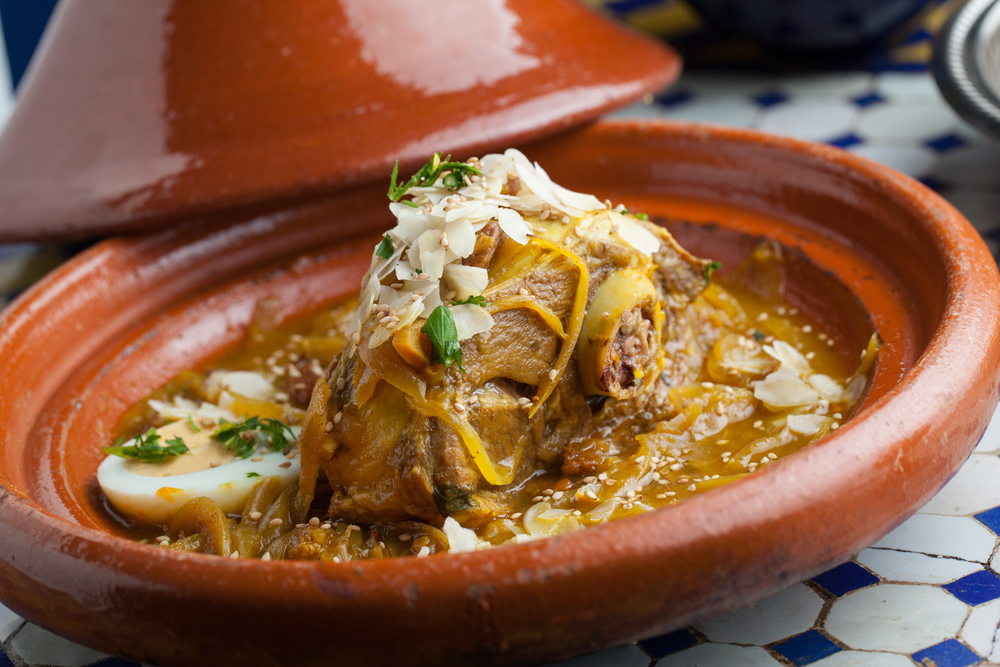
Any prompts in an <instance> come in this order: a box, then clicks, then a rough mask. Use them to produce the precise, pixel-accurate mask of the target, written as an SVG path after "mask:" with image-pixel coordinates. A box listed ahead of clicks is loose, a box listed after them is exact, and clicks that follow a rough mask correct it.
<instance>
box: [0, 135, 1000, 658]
mask: <svg viewBox="0 0 1000 667" xmlns="http://www.w3.org/2000/svg"><path fill="white" fill-rule="evenodd" d="M523 150H524V151H525V152H526V153H527V155H528V156H529V157H530V158H532V159H535V160H538V161H539V162H540V163H541V164H543V165H544V166H545V168H546V170H548V172H549V173H550V174H551V175H552V177H553V178H554V179H555V180H556V181H557V182H561V183H563V184H565V185H566V186H567V187H571V188H573V189H576V190H580V191H589V192H593V193H595V194H596V195H597V196H599V197H601V198H602V199H603V198H605V197H609V198H611V199H612V200H613V201H615V202H619V201H620V202H622V203H625V204H626V205H627V206H629V207H630V208H634V209H636V210H643V211H646V212H648V213H649V214H650V217H651V218H652V219H654V220H657V221H659V222H661V223H664V224H666V225H667V226H668V227H670V228H671V229H673V230H674V231H675V233H676V234H677V236H678V238H679V240H680V241H681V242H682V243H685V244H687V245H688V246H689V247H691V248H692V249H693V250H694V251H695V252H697V253H699V254H701V255H704V256H711V257H718V258H720V259H722V260H723V261H724V262H726V263H731V262H733V261H735V260H737V259H738V258H739V257H740V256H741V255H742V254H745V253H746V252H748V250H749V249H750V248H752V247H753V244H754V243H755V241H756V239H757V238H759V237H762V236H767V237H769V238H773V239H777V240H778V241H780V242H781V243H782V244H783V245H784V247H785V249H786V250H787V256H788V257H790V260H789V264H788V267H789V272H790V280H789V284H790V285H791V286H792V289H791V290H790V292H789V295H788V299H789V301H790V302H791V303H792V304H793V305H796V306H797V307H799V308H800V309H802V310H805V311H807V312H809V313H810V314H811V315H812V316H814V317H816V318H818V319H819V320H820V321H821V322H822V323H823V326H824V327H825V328H827V329H829V330H830V331H831V332H832V336H833V338H834V339H835V342H836V349H838V350H841V351H842V353H843V354H845V355H848V354H849V355H853V356H856V355H857V354H858V350H860V349H861V346H862V345H863V342H864V341H865V340H866V338H867V336H868V335H869V334H870V333H871V331H872V330H873V329H874V330H877V331H878V333H879V334H880V335H881V336H882V338H883V339H884V341H885V346H884V347H883V348H882V351H881V352H880V357H879V360H878V364H877V370H876V375H875V379H874V382H873V385H872V387H871V389H870V391H869V393H868V395H867V397H866V399H865V401H864V405H863V406H862V408H861V409H860V411H859V413H858V414H857V415H856V416H855V417H854V418H853V419H852V420H850V421H848V422H847V423H846V424H845V425H844V426H843V427H842V428H841V429H840V430H838V431H836V432H835V433H833V434H831V435H830V436H829V437H827V438H825V439H823V440H822V441H820V442H818V443H816V444H814V445H811V446H809V447H808V448H806V449H804V450H802V451H801V452H798V453H796V454H794V455H791V456H789V457H788V458H786V459H782V460H780V461H778V462H776V463H775V464H774V465H773V466H769V467H767V468H765V469H762V470H760V471H758V472H756V473H754V474H752V475H750V476H748V477H746V478H744V479H742V480H740V481H738V482H735V483H732V484H729V485H726V486H723V487H721V488H718V489H716V490H713V491H711V492H708V493H706V494H704V495H701V496H698V497H696V498H693V499H691V500H687V501H685V502H682V503H679V504H678V505H676V506H673V507H669V508H664V509H661V510H658V511H655V512H651V513H649V514H645V515H642V516H639V517H634V518H629V519H625V520H621V521H618V522H613V523H610V524H605V525H602V526H599V527H595V528H592V529H588V530H585V531H582V532H579V533H574V534H569V535H565V536H561V537H556V538H552V539H547V540H542V541H538V542H532V543H528V544H524V545H518V546H508V547H502V548H497V549H493V550H488V551H481V552H475V553H462V554H443V555H440V556H432V557H429V558H401V559H389V560H382V561H365V562H352V563H341V564H335V563H324V564H319V563H312V562H309V563H305V562H260V561H256V560H231V559H221V558H217V557H212V556H204V555H201V554H187V553H179V552H173V551H168V550H164V549H157V548H155V547H151V546H146V545H141V544H138V543H135V542H131V541H128V540H126V539H124V538H122V537H120V536H119V535H116V534H115V532H114V530H113V528H112V526H111V524H110V523H109V521H108V519H107V515H106V514H104V512H103V508H102V507H101V502H100V499H99V496H98V495H97V494H96V491H95V487H96V485H95V481H94V479H95V470H96V467H97V463H98V462H99V460H100V458H101V457H102V454H101V453H100V450H99V447H100V445H102V444H105V442H106V439H107V438H108V434H109V433H110V432H111V429H112V428H113V426H114V424H115V422H116V420H117V419H118V418H119V417H120V415H121V414H122V413H123V411H124V410H125V409H126V408H127V407H128V406H129V405H130V404H132V403H133V402H135V401H137V400H140V399H141V398H142V397H144V396H145V395H146V394H147V393H148V392H149V391H151V390H152V389H153V388H155V387H157V386H159V385H161V384H162V383H163V382H165V381H166V380H168V379H169V378H171V377H172V376H174V375H175V374H177V373H178V372H179V371H180V370H182V369H184V368H189V367H192V366H195V365H197V364H199V363H203V362H205V361H206V360H210V359H211V358H213V357H215V356H216V355H219V354H221V353H223V352H225V351H226V350H229V349H231V348H232V347H233V346H234V345H236V344H237V343H238V342H239V340H240V338H241V336H242V334H243V330H244V328H245V327H246V326H247V325H248V323H249V322H250V318H251V315H252V311H253V306H254V303H255V301H256V300H257V299H258V298H260V297H262V296H268V295H276V296H278V297H279V298H280V299H281V301H282V303H283V304H284V305H285V311H284V316H286V317H292V316H295V315H296V314H298V313H304V312H308V311H310V310H312V309H315V308H318V307H320V306H321V305H322V304H324V303H328V302H329V301H330V300H331V299H335V298H337V297H338V296H340V295H344V294H347V293H350V292H351V291H353V290H355V289H356V287H357V281H358V278H359V277H360V276H361V274H362V272H363V271H364V269H365V268H366V267H367V265H368V260H369V258H370V255H371V248H372V242H373V239H374V238H375V236H374V234H376V233H377V232H379V231H381V230H382V229H384V228H385V227H386V226H387V225H388V224H390V222H391V220H390V215H389V213H388V211H387V210H386V199H385V195H384V190H385V187H384V183H379V184H374V185H366V186H360V187H356V188H352V189H348V190H342V191H340V192H338V193H334V194H330V195H328V196H326V197H324V198H318V199H315V200H314V201H312V202H309V203H304V204H300V205H298V206H295V207H290V208H289V207H284V208H283V207H282V206H280V205H279V204H275V205H274V206H272V207H271V208H263V207H262V208H258V209H256V210H254V211H250V212H246V211H244V212H240V211H235V212H231V213H229V214H226V215H225V216H221V215H215V216H203V217H198V216H191V217H187V218H184V219H182V220H181V221H180V222H178V223H177V224H176V225H175V226H174V227H173V228H171V229H169V230H166V231H161V232H156V233H152V234H149V235H146V236H143V237H137V238H129V239H124V238H119V239H112V240H109V241H105V242H103V243H100V244H98V245H96V246H94V247H92V248H91V249H89V250H87V251H86V252H84V253H82V254H81V255H79V256H77V257H76V258H74V259H73V260H71V261H70V262H68V263H67V264H65V265H63V266H62V267H60V268H59V269H58V270H57V271H55V272H54V273H53V274H51V275H50V276H49V277H48V278H46V279H45V280H43V281H42V282H41V283H39V284H38V285H36V286H35V287H34V288H32V289H31V290H30V291H29V292H27V293H26V294H24V295H23V296H22V297H21V298H19V299H18V300H17V301H16V302H15V303H14V304H13V305H12V306H10V307H9V308H8V309H7V310H6V311H4V313H3V314H2V316H0V356H2V358H3V359H5V363H4V364H3V366H2V368H0V423H3V424H4V429H3V431H2V433H0V483H2V490H0V536H2V539H0V598H2V600H3V602H4V604H6V605H8V606H9V607H11V608H12V609H13V610H15V611H17V612H18V613H20V614H23V615H24V616H25V617H27V618H29V619H30V620H32V621H33V622H35V623H38V624H39V625H41V626H43V627H46V628H49V629H52V630H53V631H55V632H57V633H59V634H61V635H63V636H66V637H68V638H70V639H72V640H74V641H77V642H80V643H82V644H84V645H87V646H91V647H94V648H97V649H100V650H103V651H108V652H111V653H114V654H116V655H119V656H122V657H125V658H130V659H134V660H139V661H142V662H150V663H156V664H162V665H202V664H213V665H247V666H249V665H254V666H257V665H277V664H295V665H320V664H352V665H353V664H357V665H362V664H364V665H367V664H388V663H392V664H399V665H428V664H456V665H458V664H514V663H519V664H524V663H532V662H539V661H544V660H550V659H555V658H559V657H564V656H568V655H572V654H579V653H583V652H587V651H591V650H595V649H598V648H601V647H605V646H609V645H613V644H617V643H620V642H625V641H629V640H634V639H637V638H640V637H646V636H650V635H654V634H657V633H661V632H665V631H669V630H671V629H675V628H678V627H682V626H685V625H687V624H690V623H692V622H695V621H697V620H698V619H703V618H706V617H708V616H711V615H714V614H717V613H720V612H723V611H727V610H730V609H734V608H736V607H738V606H740V605H743V604H746V603H748V602H750V601H752V600H756V599H758V598H761V597H763V596H766V595H768V594H770V593H772V592H774V591H776V590H778V589H780V588H781V587H783V586H786V585H788V584H790V583H792V582H795V581H801V580H803V579H806V578H808V577H810V576H812V575H814V574H816V573H818V572H821V571H823V570H824V569H825V568H828V567H830V566H832V565H834V564H836V563H838V562H840V561H842V560H843V559H845V558H847V557H848V556H850V555H851V554H853V553H855V552H857V551H858V550H860V549H862V548H863V547H865V546H866V545H868V544H870V543H872V542H873V541H875V540H877V539H878V538H879V537H880V536H882V535H884V534H885V533H887V532H888V531H889V530H891V529H892V528H893V527H895V526H897V525H898V524H899V523H900V522H902V521H903V520H904V519H905V518H906V517H907V516H909V515H910V514H911V513H912V512H914V511H915V510H916V509H917V508H918V507H920V506H921V505H922V504H923V503H925V502H926V501H927V500H928V499H929V498H930V497H931V496H933V495H934V493H935V492H936V491H937V490H938V489H940V488H941V486H942V485H944V483H945V482H946V481H947V480H948V478H949V477H950V476H951V475H952V474H953V473H954V471H956V470H957V469H958V467H959V466H960V465H961V463H962V462H963V461H964V460H965V458H966V457H967V456H968V454H969V453H970V451H971V450H972V448H973V447H974V446H975V444H976V442H977V441H978V439H979V437H980V436H981V434H982V433H983V431H984V429H985V427H986V425H987V423H988V421H989V418H990V416H991V415H992V413H993V410H994V408H995V407H996V404H997V400H998V381H1000V321H998V318H997V312H998V305H1000V278H998V273H997V268H996V264H995V263H994V261H993V258H992V257H991V256H990V254H989V252H988V251H987V249H986V247H985V245H984V244H983V242H982V240H981V239H980V238H979V236H978V234H977V233H976V232H975V230H974V229H973V228H972V227H971V226H970V225H969V224H968V223H967V222H966V221H965V220H964V219H963V218H962V217H961V216H960V215H959V214H958V213H957V212H956V211H955V210H954V209H953V208H952V207H951V206H950V205H949V204H948V203H946V202H945V201H944V200H943V199H941V198H940V197H939V196H937V195H936V194H934V193H933V192H931V191H929V190H928V189H927V188H925V187H923V186H922V185H920V184H919V183H917V182H916V181H914V180H912V179H910V178H908V177H906V176H903V175H901V174H899V173H897V172H895V171H893V170H891V169H889V168H887V167H884V166H880V165H878V164H876V163H873V162H870V161H867V160H865V159H863V158H860V157H858V156H855V155H852V154H850V153H848V152H845V151H842V150H840V149H836V148H831V147H826V146H819V145H814V144H809V143H804V142H800V141H795V140H791V139H783V138H777V137H770V136H766V135H762V134H758V133H754V132H749V131H742V130H731V129H719V128H710V127H705V126H698V125H686V124H660V123H643V122H604V123H598V124H596V125H593V126H591V127H589V128H587V129H585V130H583V131H581V132H577V133H573V134H566V135H563V136H561V137H558V138H554V139H550V140H547V141H545V142H542V143H536V144H534V145H526V146H523Z"/></svg>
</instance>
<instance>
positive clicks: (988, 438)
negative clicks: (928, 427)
mask: <svg viewBox="0 0 1000 667" xmlns="http://www.w3.org/2000/svg"><path fill="white" fill-rule="evenodd" d="M960 210H961V209H960ZM993 210H994V211H1000V201H998V202H997V207H996V208H994V209H993ZM997 451H1000V410H998V411H997V412H996V414H994V415H993V421H991V422H990V425H989V426H987V427H986V432H985V433H983V439H982V440H980V441H979V445H977V446H976V452H977V453H982V454H988V453H990V452H997Z"/></svg>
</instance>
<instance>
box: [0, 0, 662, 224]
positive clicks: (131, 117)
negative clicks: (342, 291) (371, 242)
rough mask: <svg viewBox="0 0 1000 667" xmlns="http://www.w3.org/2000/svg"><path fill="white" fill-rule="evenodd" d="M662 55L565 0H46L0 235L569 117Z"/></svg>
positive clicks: (590, 110)
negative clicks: (50, 11)
mask: <svg viewBox="0 0 1000 667" xmlns="http://www.w3.org/2000/svg"><path fill="white" fill-rule="evenodd" d="M679 71H680V59H679V57H678V56H677V55H676V54H675V53H674V52H673V51H671V50H670V49H669V48H667V47H666V46H664V45H662V44H660V43H658V42H655V41H653V40H651V39H649V38H647V37H644V36H641V35H639V34H637V33H634V32H631V31H629V30H627V29H626V28H624V27H622V26H620V25H618V24H615V23H613V22H612V21H610V20H608V19H606V18H603V17H601V16H599V15H597V14H595V13H594V12H592V11H591V10H589V9H587V8H585V7H583V6H582V5H581V4H580V3H578V2H576V1H575V0H477V1H475V2H468V1H467V0H435V1H433V2H413V1H412V0H378V1H377V2H376V1H373V0H335V1H331V2H312V1H311V0H283V1H282V2H280V3H273V2H263V1H251V2H245V1H240V0H213V1H212V2H204V0H144V1H143V2H135V1H134V0H103V1H102V2H99V3H98V2H89V1H88V0H64V1H63V2H62V3H60V5H59V8H58V9H57V11H56V14H55V16H54V17H53V19H52V23H51V25H50V27H49V30H48V32H47V34H46V36H45V38H44V40H43V44H42V46H41V47H40V49H39V53H38V55H37V56H36V61H35V62H34V63H33V64H32V67H31V69H30V71H29V73H28V76H27V77H26V79H25V82H24V84H22V86H21V90H20V94H19V99H18V105H17V109H16V110H15V112H14V115H13V117H12V118H11V119H10V122H9V124H8V125H7V128H6V130H5V131H4V133H3V135H2V136H0V204H2V206H3V210H4V215H3V216H2V217H0V241H14V240H25V239H41V238H74V237H84V236H95V235H100V234H107V233H112V232H116V233H117V232H127V231H138V230H147V229H151V228H157V227H162V226H164V225H168V224H171V223H172V221H174V220H177V219H178V218H180V217H182V216H187V215H191V214H198V213H204V212H209V211H215V210H220V209H228V208H233V207H236V206H243V205H253V204H259V203H261V202H264V201H274V200H283V201H287V202H292V201H298V200H303V199H308V198H312V197H315V196H317V195H320V194H326V193H329V192H331V191H334V190H338V189H339V190H343V189H345V188H349V187H351V186H354V185H357V184H358V183H361V182H367V181H372V180H373V179H385V178H386V176H387V174H388V173H389V172H390V170H391V168H392V164H393V162H394V161H395V160H397V159H398V160H400V163H401V167H402V168H404V171H406V170H409V169H410V168H412V167H414V166H416V165H417V164H419V163H422V162H423V161H425V160H426V159H427V156H428V155H429V154H430V153H432V152H435V151H444V152H449V151H450V152H452V153H455V154H456V155H463V156H464V155H468V154H471V153H476V152H480V151H487V150H489V149H501V148H504V147H506V146H508V145H511V144H515V143H520V142H523V141H525V140H527V139H531V138H536V137H539V136H541V135H544V134H548V133H552V132H554V131H557V130H559V129H563V128H567V127H570V126H573V125H578V124H580V123H582V122H584V121H587V120H591V119H593V118H596V117H597V116H599V115H601V114H603V113H605V112H607V111H609V110H611V109H613V108H615V107H618V106H621V105H624V104H626V103H628V102H630V101H632V100H635V99H637V98H639V97H641V96H642V95H643V94H645V93H647V92H650V91H654V90H658V89H660V88H662V87H664V86H666V85H667V84H669V83H671V82H672V81H673V80H674V79H676V77H677V75H678V73H679Z"/></svg>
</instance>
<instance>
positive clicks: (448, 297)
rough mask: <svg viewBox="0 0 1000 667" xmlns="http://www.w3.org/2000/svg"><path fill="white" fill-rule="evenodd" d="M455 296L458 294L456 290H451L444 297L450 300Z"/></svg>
mask: <svg viewBox="0 0 1000 667" xmlns="http://www.w3.org/2000/svg"><path fill="white" fill-rule="evenodd" d="M456 296H458V292H456V291H455V290H452V291H450V292H448V296H446V297H445V298H446V299H447V300H448V301H451V300H452V299H454V298H455V297H456Z"/></svg>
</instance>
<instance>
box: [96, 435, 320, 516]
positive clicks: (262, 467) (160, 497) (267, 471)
mask: <svg viewBox="0 0 1000 667" xmlns="http://www.w3.org/2000/svg"><path fill="white" fill-rule="evenodd" d="M126 444H128V443H126ZM286 462H290V463H291V464H292V465H291V466H290V467H288V468H280V467H278V466H279V465H280V464H281V463H286ZM125 463H126V459H123V458H121V457H119V456H109V457H108V458H106V459H104V461H103V462H102V463H101V465H100V466H99V467H98V468H97V482H98V483H99V484H100V485H101V489H102V490H103V491H104V495H105V496H107V498H108V501H109V502H110V503H111V505H112V506H113V507H114V508H115V509H116V510H117V511H118V512H120V513H121V514H122V515H123V516H125V517H126V518H128V519H131V520H133V521H137V522H139V523H145V524H165V523H168V522H169V521H170V519H171V518H172V517H173V516H174V514H175V513H176V512H177V510H179V509H180V508H181V507H182V506H183V505H184V503H186V502H188V501H189V500H192V499H194V498H200V497H205V498H211V499H212V500H214V501H215V502H217V503H219V506H220V507H221V508H222V511H223V512H226V513H227V514H228V513H237V512H241V511H242V510H243V507H244V505H245V504H246V500H247V498H248V497H249V495H250V492H251V491H252V490H253V487H254V486H255V485H256V484H257V482H259V481H261V479H262V478H264V477H273V476H277V477H279V478H280V479H281V486H282V487H285V486H289V485H291V484H293V483H294V482H296V481H297V480H298V477H299V468H300V466H299V459H298V458H297V457H296V458H294V459H291V460H290V461H289V459H287V458H285V456H284V454H282V453H281V452H271V453H269V454H264V455H263V460H262V461H257V462H254V461H251V460H250V459H241V460H239V461H234V462H232V463H227V464H225V465H222V466H219V467H218V468H208V469H206V470H199V471H197V472H190V473H186V474H183V475H170V476H165V477H146V476H143V475H137V474H135V473H133V472H129V471H128V470H127V469H126V468H125ZM251 472H252V473H257V474H258V475H260V477H247V473H251Z"/></svg>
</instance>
